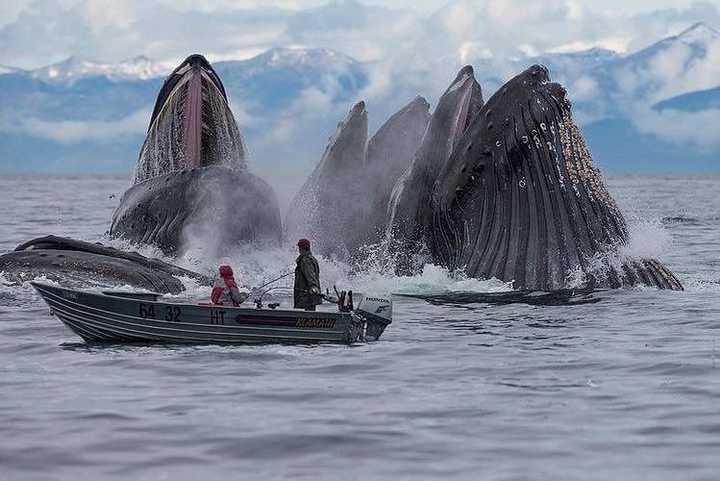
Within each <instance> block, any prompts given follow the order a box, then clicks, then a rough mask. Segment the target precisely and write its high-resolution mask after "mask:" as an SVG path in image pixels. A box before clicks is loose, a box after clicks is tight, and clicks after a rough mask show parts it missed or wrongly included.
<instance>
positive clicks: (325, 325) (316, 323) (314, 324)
mask: <svg viewBox="0 0 720 481" xmlns="http://www.w3.org/2000/svg"><path fill="white" fill-rule="evenodd" d="M295 327H304V328H307V329H332V328H334V327H335V319H298V320H297V322H296V323H295Z"/></svg>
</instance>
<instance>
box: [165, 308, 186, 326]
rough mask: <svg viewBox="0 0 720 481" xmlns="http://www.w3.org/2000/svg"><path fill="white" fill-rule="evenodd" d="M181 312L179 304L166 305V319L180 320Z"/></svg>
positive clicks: (170, 320)
mask: <svg viewBox="0 0 720 481" xmlns="http://www.w3.org/2000/svg"><path fill="white" fill-rule="evenodd" d="M181 313H182V311H181V310H180V308H179V307H178V306H166V307H165V320H166V321H168V322H178V321H179V320H180V314H181Z"/></svg>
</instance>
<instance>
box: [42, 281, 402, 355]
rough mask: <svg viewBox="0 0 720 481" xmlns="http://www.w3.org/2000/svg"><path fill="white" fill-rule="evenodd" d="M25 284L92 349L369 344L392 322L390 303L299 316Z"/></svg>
mask: <svg viewBox="0 0 720 481" xmlns="http://www.w3.org/2000/svg"><path fill="white" fill-rule="evenodd" d="M31 284H32V286H33V287H34V288H35V290H36V291H37V292H38V293H39V294H40V296H41V297H42V298H43V300H44V301H45V302H46V303H47V304H48V306H50V310H51V312H52V313H53V314H54V315H55V316H56V317H57V318H58V319H60V320H61V321H62V322H63V323H64V324H65V325H66V326H68V327H69V328H70V329H72V331H73V332H75V333H76V334H77V335H79V336H80V337H82V338H83V339H84V340H85V341H86V342H92V343H96V342H106V343H153V344H154V343H169V344H178V343H193V344H257V343H345V344H351V343H356V342H365V341H375V340H377V339H378V338H380V336H381V335H382V333H383V331H384V330H385V328H386V327H387V326H388V325H389V324H390V323H391V322H392V302H391V299H390V296H379V297H372V296H360V300H359V302H358V304H357V307H356V308H354V309H352V310H351V311H349V312H341V311H340V310H339V308H338V307H337V306H335V307H334V309H335V310H334V311H333V310H330V309H327V308H328V307H333V306H332V305H323V306H322V307H323V308H322V309H321V310H318V311H305V310H300V309H278V308H275V309H273V308H271V307H255V308H253V307H242V306H241V307H231V306H224V305H217V304H202V303H188V302H187V301H179V300H177V299H172V298H171V299H167V298H162V296H161V295H160V294H153V293H134V292H115V291H104V292H94V291H86V290H76V289H68V288H63V287H57V286H53V285H48V284H44V283H39V282H32V283H31ZM260 305H261V304H260ZM261 306H262V305H261ZM270 306H275V305H274V304H270ZM319 307H321V306H319Z"/></svg>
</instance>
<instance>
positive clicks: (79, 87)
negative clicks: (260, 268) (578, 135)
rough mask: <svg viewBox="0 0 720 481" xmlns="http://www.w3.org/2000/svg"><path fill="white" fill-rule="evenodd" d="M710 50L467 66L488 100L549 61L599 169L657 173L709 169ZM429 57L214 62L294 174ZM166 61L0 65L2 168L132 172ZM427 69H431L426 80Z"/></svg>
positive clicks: (713, 141) (378, 118) (301, 56)
mask: <svg viewBox="0 0 720 481" xmlns="http://www.w3.org/2000/svg"><path fill="white" fill-rule="evenodd" d="M719 59H720V33H718V32H717V30H715V29H713V28H712V27H709V26H707V25H705V24H696V25H693V26H692V27H690V28H688V29H686V30H685V31H683V32H681V33H679V34H678V35H674V36H672V37H668V38H665V39H663V40H660V41H659V42H657V43H654V44H652V45H650V46H649V47H647V48H645V49H643V50H640V51H638V52H634V53H631V54H629V55H621V54H619V53H616V52H612V51H609V50H603V49H599V48H595V49H590V50H587V51H581V52H573V53H548V54H544V55H540V56H535V57H524V58H519V59H512V60H507V61H505V62H504V63H500V61H499V60H498V59H494V60H492V61H490V60H488V59H486V58H478V59H473V58H468V59H467V61H468V63H472V64H473V65H475V67H476V68H475V71H476V74H477V75H478V80H479V81H480V83H481V85H482V87H483V94H484V96H485V97H486V98H489V97H490V96H491V95H492V94H493V93H494V90H495V89H497V88H498V87H499V85H500V84H501V83H502V82H504V81H505V80H507V79H508V78H509V76H511V75H514V74H516V73H518V72H520V71H522V70H524V69H525V68H527V67H528V66H529V65H530V64H533V63H542V64H545V65H547V66H548V67H549V68H550V71H551V76H552V78H553V80H555V81H559V82H561V83H562V84H563V85H565V86H566V88H567V89H568V92H569V98H570V99H571V101H572V102H573V104H574V111H575V114H576V118H577V119H578V121H579V122H581V124H582V125H583V130H584V132H585V134H586V135H587V137H588V139H589V142H590V146H591V148H592V150H593V153H594V155H595V157H596V159H597V160H598V161H599V162H600V164H601V165H603V166H606V167H610V168H615V169H618V170H636V169H642V168H645V167H646V168H648V169H653V170H657V169H659V168H667V169H673V168H675V166H676V165H679V163H681V162H682V165H684V166H688V165H693V166H694V167H693V168H698V169H700V168H707V166H709V165H714V164H715V163H716V162H717V160H718V159H720V132H716V131H717V130H718V129H712V128H708V125H711V124H712V125H715V124H716V123H720V104H718V101H717V99H718V98H719V97H718V89H719V88H720V61H718V60H719ZM211 60H212V59H211ZM432 60H433V59H430V60H429V62H430V63H429V64H428V65H429V67H428V65H424V66H422V67H421V68H414V66H413V65H412V64H405V63H402V65H398V67H399V68H386V67H387V65H385V66H383V65H381V64H378V63H362V62H358V61H356V60H354V59H353V58H351V57H348V56H346V55H344V54H342V53H339V52H336V51H333V50H328V49H307V48H274V49H270V50H268V51H266V52H265V53H262V54H261V55H258V56H256V57H254V58H251V59H247V60H234V61H222V62H216V63H214V66H215V69H216V70H217V72H218V74H219V75H220V77H221V78H222V81H223V83H224V84H225V87H226V90H227V92H228V94H229V96H230V105H231V108H232V109H233V110H234V113H235V116H236V118H237V120H238V122H239V123H240V127H241V130H242V132H243V133H244V134H245V136H246V137H247V140H248V144H249V146H250V148H251V152H252V153H253V154H254V157H255V158H256V159H257V161H258V163H259V164H260V168H259V170H262V168H263V167H262V166H263V165H266V166H268V167H267V168H272V166H273V165H279V164H278V162H280V161H285V162H287V161H288V159H293V165H296V166H297V169H298V170H297V172H296V173H297V175H301V174H302V173H303V172H305V171H306V170H307V169H306V164H308V165H311V164H312V163H313V162H314V161H316V160H317V158H319V156H320V154H321V153H322V150H323V148H324V147H325V142H326V140H327V137H328V135H330V134H331V133H332V132H333V131H334V129H335V125H336V123H337V121H338V120H339V119H341V118H343V116H344V115H345V113H346V112H347V109H348V108H349V107H350V105H351V104H352V103H353V102H355V101H357V100H359V99H360V98H364V99H365V100H367V104H368V110H369V112H370V122H371V126H372V127H377V126H378V124H379V123H381V122H382V121H383V120H385V119H386V118H387V117H388V116H389V115H390V114H392V113H393V112H394V111H396V110H397V109H399V108H400V107H402V106H403V105H404V104H405V103H406V102H408V101H409V100H411V99H412V98H413V97H414V96H415V95H417V94H418V93H419V94H421V95H424V96H426V97H427V98H428V99H429V100H430V101H431V103H432V101H433V99H436V98H437V95H439V94H440V93H441V92H442V89H443V88H445V87H446V86H447V83H446V81H450V80H451V79H452V77H453V76H454V74H455V70H454V69H455V68H456V67H455V66H453V65H452V63H451V62H448V61H447V60H448V59H447V58H444V59H441V60H438V62H445V63H442V64H440V63H438V64H437V65H433V64H432ZM500 60H502V59H500ZM178 61H179V59H178ZM174 66H175V63H174V62H173V63H172V64H164V63H161V62H153V61H151V60H149V59H147V58H145V57H136V58H134V59H131V60H128V61H125V62H120V63H118V64H108V63H100V62H93V61H89V60H83V59H79V58H70V59H68V60H66V61H64V62H60V63H58V64H53V65H49V66H47V67H43V68H40V69H37V70H32V71H25V70H19V69H13V68H11V67H2V68H1V69H0V171H17V170H19V169H29V170H48V169H51V167H49V166H55V167H54V168H55V169H56V170H61V171H62V170H67V169H68V168H73V169H77V170H84V169H85V168H86V167H87V166H92V168H95V169H97V170H102V166H103V165H114V166H116V167H114V168H116V169H119V170H125V171H129V170H130V169H131V166H132V164H133V162H134V160H135V158H136V155H137V150H138V148H139V145H140V143H141V142H142V138H143V135H144V131H145V129H146V128H147V119H148V117H149V113H148V112H147V111H148V110H149V109H151V108H152V105H153V102H154V101H155V96H156V95H157V92H158V89H159V87H160V85H161V84H162V80H163V78H164V77H165V76H166V75H167V74H168V73H170V71H171V70H172V68H173V67H174ZM457 68H459V67H457ZM433 70H434V71H436V72H440V73H439V75H435V76H434V80H433V81H435V84H433V85H429V84H428V77H429V72H430V73H433V72H432V71H433ZM445 77H447V80H444V79H445ZM438 78H440V81H439V83H438ZM438 85H440V86H439V87H438ZM715 119H717V122H715ZM696 124H697V126H696ZM372 127H371V128H372ZM696 132H699V133H700V134H701V135H696ZM84 133H85V134H84ZM99 155H100V156H102V157H103V158H102V159H101V160H102V162H98V156H99ZM18 159H22V160H23V161H24V162H22V163H18V162H17V160H18ZM283 165H284V164H283ZM283 169H285V170H288V169H287V167H286V166H284V167H283Z"/></svg>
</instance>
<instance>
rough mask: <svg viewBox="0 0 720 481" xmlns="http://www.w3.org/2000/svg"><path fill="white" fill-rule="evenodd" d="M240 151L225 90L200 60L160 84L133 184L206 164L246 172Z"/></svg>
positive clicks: (193, 60)
mask: <svg viewBox="0 0 720 481" xmlns="http://www.w3.org/2000/svg"><path fill="white" fill-rule="evenodd" d="M244 158H245V147H244V143H243V140H242V137H241V136H240V131H239V130H238V128H237V124H236V123H235V120H234V118H233V115H232V112H231V111H230V108H229V107H228V103H227V95H226V93H225V87H224V86H223V84H222V82H221V81H220V78H219V77H218V75H217V73H215V70H214V69H213V68H212V66H211V65H210V64H209V63H208V61H207V60H206V59H205V58H204V57H203V56H202V55H191V56H189V57H188V58H187V59H185V61H184V62H183V63H182V64H180V66H178V67H177V68H176V69H175V70H174V71H173V72H172V73H171V74H170V75H169V76H168V78H167V79H166V80H165V83H164V84H163V87H162V89H161V90H160V93H159V94H158V98H157V101H156V102H155V108H154V109H153V114H152V117H151V119H150V126H149V127H148V135H147V138H146V140H145V143H144V144H143V147H142V149H141V151H140V156H139V158H138V163H137V167H136V169H135V183H139V182H143V181H145V180H148V179H151V178H154V177H157V176H160V175H163V174H168V173H172V172H178V171H183V170H192V169H196V168H199V167H205V166H208V165H218V164H223V165H228V166H231V167H234V168H245V160H244Z"/></svg>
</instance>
